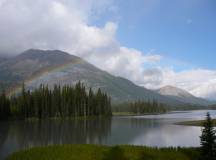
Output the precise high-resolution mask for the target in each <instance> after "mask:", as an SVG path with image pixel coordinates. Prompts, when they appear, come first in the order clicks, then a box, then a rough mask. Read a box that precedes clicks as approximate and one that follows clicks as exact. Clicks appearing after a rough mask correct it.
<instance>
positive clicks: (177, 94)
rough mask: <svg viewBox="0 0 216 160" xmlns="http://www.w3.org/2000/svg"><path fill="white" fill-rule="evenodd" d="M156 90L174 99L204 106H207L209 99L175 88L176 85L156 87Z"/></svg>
mask: <svg viewBox="0 0 216 160" xmlns="http://www.w3.org/2000/svg"><path fill="white" fill-rule="evenodd" d="M157 92H158V93H159V94H161V95H164V96H168V97H170V98H173V99H176V100H178V101H181V102H184V103H189V104H197V105H204V106H207V105H209V104H210V102H209V101H207V100H205V99H203V98H198V97H195V96H194V95H192V94H190V93H189V92H187V91H185V90H183V89H180V88H177V87H173V86H164V87H162V88H160V89H158V90H157Z"/></svg>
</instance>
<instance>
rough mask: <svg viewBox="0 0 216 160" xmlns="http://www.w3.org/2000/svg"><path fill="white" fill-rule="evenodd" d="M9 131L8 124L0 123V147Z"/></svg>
mask: <svg viewBox="0 0 216 160" xmlns="http://www.w3.org/2000/svg"><path fill="white" fill-rule="evenodd" d="M8 131H9V122H0V147H1V146H2V145H3V144H4V142H5V141H6V139H7V136H8Z"/></svg>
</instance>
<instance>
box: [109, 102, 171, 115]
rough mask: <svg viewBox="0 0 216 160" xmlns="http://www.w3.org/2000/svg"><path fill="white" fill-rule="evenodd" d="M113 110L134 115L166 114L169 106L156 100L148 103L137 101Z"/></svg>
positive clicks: (119, 105)
mask: <svg viewBox="0 0 216 160" xmlns="http://www.w3.org/2000/svg"><path fill="white" fill-rule="evenodd" d="M112 110H113V112H128V113H133V114H150V113H165V112H167V110H168V106H166V105H165V104H163V103H159V102H157V101H156V100H153V101H148V102H144V101H135V102H126V103H121V104H118V105H116V106H114V107H113V108H112Z"/></svg>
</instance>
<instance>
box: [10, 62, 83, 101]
mask: <svg viewBox="0 0 216 160" xmlns="http://www.w3.org/2000/svg"><path fill="white" fill-rule="evenodd" d="M84 63H86V62H85V61H84V60H82V59H76V60H71V61H68V62H66V63H64V64H60V65H56V66H53V67H48V68H45V69H42V70H40V71H39V72H37V73H35V74H34V75H32V76H31V77H29V78H27V79H25V80H24V81H23V82H24V83H25V84H29V83H30V82H32V81H33V80H35V79H37V78H39V77H42V76H44V75H47V74H48V73H50V72H56V71H62V70H64V69H65V68H67V67H69V66H71V65H75V64H84ZM23 82H20V83H18V84H16V85H14V86H12V87H10V88H9V89H8V90H7V92H6V94H7V96H9V97H10V96H12V95H13V94H15V93H17V92H20V91H21V88H22V83H23Z"/></svg>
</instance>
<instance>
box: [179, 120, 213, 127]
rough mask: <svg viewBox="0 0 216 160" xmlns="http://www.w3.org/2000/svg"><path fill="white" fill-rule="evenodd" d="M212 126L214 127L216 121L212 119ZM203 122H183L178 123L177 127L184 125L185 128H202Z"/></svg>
mask: <svg viewBox="0 0 216 160" xmlns="http://www.w3.org/2000/svg"><path fill="white" fill-rule="evenodd" d="M212 121H213V126H214V127H216V119H212ZM204 122H205V120H197V121H184V122H178V123H176V124H177V125H185V126H199V127H202V126H203V124H204Z"/></svg>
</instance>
